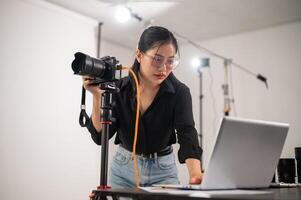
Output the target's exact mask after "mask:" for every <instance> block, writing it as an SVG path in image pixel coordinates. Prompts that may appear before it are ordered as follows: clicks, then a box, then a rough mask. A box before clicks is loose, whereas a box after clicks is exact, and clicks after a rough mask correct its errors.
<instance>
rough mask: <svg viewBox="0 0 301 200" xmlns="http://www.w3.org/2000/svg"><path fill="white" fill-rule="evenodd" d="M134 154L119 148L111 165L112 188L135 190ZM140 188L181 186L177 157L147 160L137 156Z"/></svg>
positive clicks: (168, 156) (166, 156) (170, 155)
mask: <svg viewBox="0 0 301 200" xmlns="http://www.w3.org/2000/svg"><path fill="white" fill-rule="evenodd" d="M131 156H132V152H130V151H128V150H126V149H124V148H123V147H121V146H119V147H118V149H117V151H116V153H115V155H114V157H113V161H112V163H111V168H110V174H109V185H110V186H112V188H124V187H126V188H135V187H136V178H135V172H134V162H133V160H132V159H131ZM136 160H137V168H138V174H139V183H140V186H142V187H146V186H151V185H152V184H179V179H178V171H177V166H176V163H175V155H174V154H173V153H170V154H168V155H165V156H158V157H154V158H145V157H142V156H139V155H136Z"/></svg>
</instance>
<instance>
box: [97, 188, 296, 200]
mask: <svg viewBox="0 0 301 200" xmlns="http://www.w3.org/2000/svg"><path fill="white" fill-rule="evenodd" d="M264 190H265V191H272V192H273V193H272V194H268V195H247V196H235V197H229V196H228V197H214V198H209V199H210V200H223V199H225V200H226V199H227V200H229V199H248V200H262V199H265V200H300V199H301V188H300V187H298V188H268V189H264ZM93 192H94V194H95V198H94V199H95V200H100V199H101V198H100V197H101V196H102V197H105V196H107V197H112V199H113V200H118V199H119V197H131V198H132V199H134V200H140V199H141V200H142V199H143V200H195V199H207V200H208V198H201V197H197V198H196V197H190V196H188V195H178V194H177V195H173V194H166V193H150V192H146V191H142V190H139V191H136V190H135V189H108V190H94V191H93Z"/></svg>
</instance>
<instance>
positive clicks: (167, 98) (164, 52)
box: [83, 26, 202, 188]
mask: <svg viewBox="0 0 301 200" xmlns="http://www.w3.org/2000/svg"><path fill="white" fill-rule="evenodd" d="M177 54H178V44H177V40H176V39H175V37H174V35H173V34H172V33H171V32H170V31H169V30H167V29H166V28H163V27H158V26H152V27H149V28H147V29H146V30H144V32H143V33H142V35H141V37H140V40H139V43H138V48H137V50H136V53H135V61H134V64H133V67H132V69H133V70H134V72H135V73H136V75H137V77H138V79H139V87H140V91H141V95H140V101H141V102H140V117H139V120H140V123H139V130H138V140H137V155H136V156H137V157H136V158H137V168H138V170H139V177H140V186H151V185H152V184H179V180H178V172H177V168H176V164H175V156H174V154H173V150H172V144H174V143H176V142H178V143H179V144H180V149H179V151H178V158H179V161H180V163H186V165H187V168H188V172H189V176H190V179H189V182H190V183H191V184H199V183H200V182H201V181H202V172H201V163H200V158H201V154H202V149H201V148H200V147H199V143H198V137H197V131H196V129H195V127H194V121H193V115H192V102H191V95H190V91H189V88H188V87H187V86H186V85H184V84H183V83H181V82H180V81H179V80H178V79H177V78H176V77H175V76H174V74H173V73H172V71H173V69H175V67H176V66H177V65H178V63H179V60H178V57H177ZM83 83H84V87H85V88H86V89H87V90H88V91H90V92H91V93H92V94H93V111H92V116H91V120H90V123H89V125H88V130H89V131H90V133H91V136H92V139H93V140H94V142H95V143H96V144H99V145H100V144H101V129H102V126H101V123H100V121H99V117H100V112H101V111H100V110H99V109H100V105H101V103H100V97H101V93H102V91H101V90H100V89H99V88H98V86H95V85H91V84H90V78H89V77H87V76H83ZM117 87H119V88H120V91H119V92H118V93H116V94H115V96H114V98H115V102H116V105H115V106H114V107H113V115H114V117H115V118H116V122H114V123H113V124H112V126H111V129H110V133H109V137H110V138H111V137H112V136H113V135H114V134H115V133H117V135H116V138H115V144H118V145H119V147H118V149H117V152H116V153H115V155H114V158H113V161H112V163H111V166H110V174H109V185H111V186H112V187H113V188H115V187H132V188H134V187H135V174H134V167H133V160H132V159H131V155H132V146H133V140H134V127H135V111H136V99H135V84H134V80H133V78H132V77H131V76H127V77H125V78H122V79H120V80H119V81H118V83H117Z"/></svg>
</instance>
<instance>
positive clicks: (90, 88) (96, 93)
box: [82, 76, 102, 97]
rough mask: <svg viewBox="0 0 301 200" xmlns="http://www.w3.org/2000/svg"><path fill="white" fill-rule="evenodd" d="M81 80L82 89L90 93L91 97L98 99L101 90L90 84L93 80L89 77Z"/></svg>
mask: <svg viewBox="0 0 301 200" xmlns="http://www.w3.org/2000/svg"><path fill="white" fill-rule="evenodd" d="M82 79H83V85H84V88H85V89H86V90H88V91H89V92H91V93H92V95H93V96H97V97H100V95H101V93H102V90H101V89H100V88H99V86H98V85H97V84H91V81H92V80H93V78H92V77H90V76H82Z"/></svg>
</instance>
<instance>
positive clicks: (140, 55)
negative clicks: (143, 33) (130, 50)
mask: <svg viewBox="0 0 301 200" xmlns="http://www.w3.org/2000/svg"><path fill="white" fill-rule="evenodd" d="M135 58H136V60H137V61H138V63H140V62H141V58H142V53H141V52H140V50H139V49H136V52H135Z"/></svg>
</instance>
